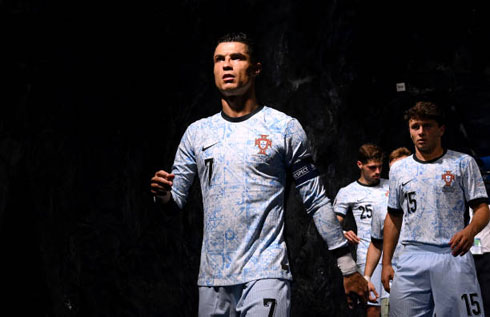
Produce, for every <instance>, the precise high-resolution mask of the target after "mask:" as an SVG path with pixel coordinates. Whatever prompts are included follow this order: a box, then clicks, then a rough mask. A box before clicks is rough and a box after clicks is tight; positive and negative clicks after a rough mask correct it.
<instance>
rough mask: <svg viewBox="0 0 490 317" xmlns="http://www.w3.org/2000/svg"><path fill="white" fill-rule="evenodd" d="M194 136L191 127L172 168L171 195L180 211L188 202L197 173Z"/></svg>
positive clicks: (182, 140) (179, 148) (182, 141)
mask: <svg viewBox="0 0 490 317" xmlns="http://www.w3.org/2000/svg"><path fill="white" fill-rule="evenodd" d="M192 134H193V133H192V125H191V126H189V127H188V128H187V130H186V131H185V133H184V135H183V136H182V139H181V141H180V144H179V147H178V148H177V153H176V154H175V159H174V164H173V166H172V173H173V174H174V175H175V178H174V180H173V185H172V191H171V193H172V198H173V200H174V201H175V203H176V205H177V206H178V207H179V208H180V209H182V208H183V207H184V205H185V203H186V202H187V195H188V193H189V188H190V186H191V185H192V183H193V182H194V177H195V176H196V173H197V164H196V155H195V151H194V148H193V146H192Z"/></svg>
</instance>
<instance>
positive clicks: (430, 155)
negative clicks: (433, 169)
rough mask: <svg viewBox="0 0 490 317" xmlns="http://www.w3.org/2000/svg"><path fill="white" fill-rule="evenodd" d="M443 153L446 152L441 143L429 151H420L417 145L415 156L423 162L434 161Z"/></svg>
mask: <svg viewBox="0 0 490 317" xmlns="http://www.w3.org/2000/svg"><path fill="white" fill-rule="evenodd" d="M443 154H444V148H443V147H442V146H440V145H438V146H437V147H436V148H434V149H433V150H432V151H428V152H423V151H420V150H419V149H418V148H417V147H415V156H416V157H417V159H418V160H419V161H422V162H426V161H432V160H434V159H436V158H439V157H441V156H442V155H443Z"/></svg>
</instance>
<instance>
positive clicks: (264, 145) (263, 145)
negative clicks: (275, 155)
mask: <svg viewBox="0 0 490 317" xmlns="http://www.w3.org/2000/svg"><path fill="white" fill-rule="evenodd" d="M267 137H268V135H267V134H261V135H260V138H257V139H255V145H256V146H258V147H259V153H258V154H264V155H266V154H267V153H265V150H267V149H268V148H270V147H271V146H272V140H269V139H268V138H267Z"/></svg>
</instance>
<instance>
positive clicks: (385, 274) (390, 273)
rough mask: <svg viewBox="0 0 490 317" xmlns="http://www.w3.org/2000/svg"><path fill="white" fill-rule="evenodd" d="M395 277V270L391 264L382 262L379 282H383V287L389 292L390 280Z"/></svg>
mask: <svg viewBox="0 0 490 317" xmlns="http://www.w3.org/2000/svg"><path fill="white" fill-rule="evenodd" d="M394 277H395V271H394V270H393V266H391V264H383V269H382V270H381V283H383V287H384V288H385V290H386V291H387V292H388V293H389V292H390V290H391V287H390V282H391V281H392V280H393V278H394Z"/></svg>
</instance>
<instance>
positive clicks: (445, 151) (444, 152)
mask: <svg viewBox="0 0 490 317" xmlns="http://www.w3.org/2000/svg"><path fill="white" fill-rule="evenodd" d="M446 153H447V149H446V148H444V151H442V154H441V156H439V157H436V158H434V159H432V160H430V161H421V160H419V159H418V158H417V155H415V153H414V154H413V155H412V156H413V159H414V160H415V161H416V162H418V163H421V164H430V163H434V162H435V161H437V160H438V159H440V158H441V157H443V156H444V155H446Z"/></svg>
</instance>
